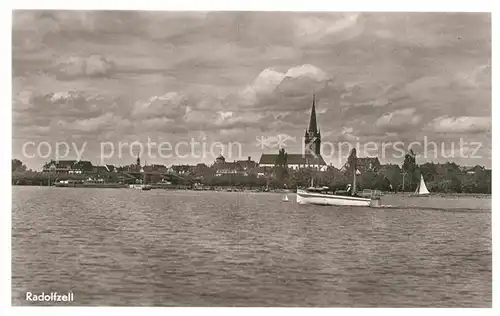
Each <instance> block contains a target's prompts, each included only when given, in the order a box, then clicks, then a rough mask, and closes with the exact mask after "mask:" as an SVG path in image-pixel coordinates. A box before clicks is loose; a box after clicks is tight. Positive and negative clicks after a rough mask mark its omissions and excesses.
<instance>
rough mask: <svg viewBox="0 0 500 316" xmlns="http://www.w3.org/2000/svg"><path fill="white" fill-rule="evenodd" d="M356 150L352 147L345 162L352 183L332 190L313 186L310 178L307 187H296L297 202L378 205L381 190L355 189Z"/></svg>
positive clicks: (333, 204)
mask: <svg viewBox="0 0 500 316" xmlns="http://www.w3.org/2000/svg"><path fill="white" fill-rule="evenodd" d="M356 159H357V158H356V150H355V149H353V150H352V151H351V154H350V155H349V159H348V162H347V164H349V167H350V169H351V171H352V173H353V182H352V185H350V184H349V185H348V186H347V190H345V191H333V190H332V189H330V188H329V187H326V186H323V187H315V186H314V181H313V179H311V186H310V187H309V188H307V189H297V203H298V204H316V205H331V206H365V207H378V206H380V198H381V196H382V192H380V191H379V190H363V191H362V193H361V194H358V192H357V191H356V170H357V168H356Z"/></svg>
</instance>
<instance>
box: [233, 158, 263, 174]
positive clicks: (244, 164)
mask: <svg viewBox="0 0 500 316" xmlns="http://www.w3.org/2000/svg"><path fill="white" fill-rule="evenodd" d="M236 163H237V164H239V165H240V166H241V168H243V170H245V171H247V170H251V169H253V168H255V167H257V166H258V164H257V162H255V161H253V160H252V158H251V157H250V156H248V159H247V160H238V161H236Z"/></svg>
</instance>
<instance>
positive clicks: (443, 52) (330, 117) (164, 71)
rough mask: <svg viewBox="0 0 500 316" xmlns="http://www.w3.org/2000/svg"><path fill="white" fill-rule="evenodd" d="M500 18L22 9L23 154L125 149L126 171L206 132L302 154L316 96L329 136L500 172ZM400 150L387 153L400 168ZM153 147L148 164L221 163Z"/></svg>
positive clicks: (17, 38) (253, 151)
mask: <svg viewBox="0 0 500 316" xmlns="http://www.w3.org/2000/svg"><path fill="white" fill-rule="evenodd" d="M490 24H491V22H490V15H489V14H485V13H460V14H451V13H407V14H405V13H371V14H365V13H361V14H355V13H349V14H342V13H245V12H210V13H201V12H190V13H187V12H186V13H182V12H175V13H174V12H170V13H167V12H146V11H144V12H133V11H128V12H117V11H115V12H113V11H108V12H98V11H93V12H91V11H72V12H69V11H43V12H42V11H38V12H35V11H17V12H15V13H14V14H13V40H12V41H13V47H12V50H13V51H12V54H13V61H12V65H13V68H12V69H13V79H12V80H13V106H12V111H13V112H12V115H13V156H14V157H15V158H19V159H21V160H23V161H24V162H25V163H26V164H27V165H28V166H29V167H31V168H40V167H41V165H42V163H43V162H45V161H47V160H49V159H50V158H42V157H39V155H38V154H37V153H36V150H35V148H34V147H33V146H32V145H28V147H26V149H27V150H26V152H27V153H28V154H29V155H33V154H34V155H35V157H32V158H29V157H24V155H23V150H22V148H23V145H24V144H27V143H28V142H33V143H34V144H36V145H38V144H39V143H40V142H43V141H47V142H49V143H50V144H51V145H52V147H53V151H54V146H55V144H56V142H67V143H68V144H69V145H70V146H72V144H74V145H75V146H77V148H79V149H80V148H81V147H82V146H83V145H84V144H86V145H85V148H84V152H83V157H82V159H86V160H91V161H92V162H93V163H98V162H99V160H100V159H99V157H100V155H101V154H100V152H101V150H100V147H101V145H100V143H101V142H111V143H113V144H114V149H115V155H114V156H113V157H111V158H109V159H108V160H106V162H108V163H114V164H121V165H124V164H129V163H132V162H133V161H134V158H133V157H131V155H130V150H129V148H128V147H127V146H124V147H122V149H121V157H120V155H119V152H120V150H119V149H118V146H119V143H120V142H121V143H128V144H130V143H132V142H133V141H140V142H142V143H143V144H144V145H146V144H147V141H148V138H149V139H150V140H151V142H156V143H160V142H169V143H170V144H171V145H172V146H175V144H177V143H179V142H182V141H190V139H191V138H194V139H195V140H198V141H204V142H205V143H206V144H207V148H210V145H211V144H213V143H214V142H221V143H223V144H228V143H230V142H233V143H235V142H239V143H241V144H242V149H243V150H242V153H241V155H242V156H243V157H246V156H252V158H253V159H255V160H258V159H259V157H260V154H261V153H263V152H264V153H271V152H273V153H274V152H276V151H277V149H276V148H266V147H264V148H261V147H259V146H258V145H259V142H258V139H260V137H271V139H272V138H273V137H274V138H276V137H277V136H278V135H288V136H289V138H287V139H288V140H287V141H286V145H288V149H287V151H289V152H300V150H301V137H302V136H303V134H304V130H305V128H306V127H307V124H308V117H309V112H310V108H311V103H312V94H313V93H315V94H316V100H317V112H318V124H319V127H320V129H321V133H322V138H323V141H324V142H328V143H331V144H333V145H334V146H337V144H338V142H343V141H346V142H351V143H353V144H354V143H355V142H358V143H359V144H361V145H363V144H366V143H368V142H375V143H377V144H379V145H380V146H381V144H382V142H386V143H387V142H397V141H402V142H404V143H405V144H409V143H411V142H413V141H419V142H421V143H422V145H423V144H424V143H423V142H424V139H427V141H428V142H431V141H433V142H436V143H437V144H438V148H437V150H434V149H433V148H434V147H432V146H430V147H427V148H428V150H427V157H425V156H424V154H425V150H424V149H423V148H422V146H420V147H419V146H418V145H417V147H414V148H415V149H414V150H415V151H416V152H417V154H419V155H420V157H419V162H425V161H435V162H436V161H447V160H453V161H456V162H457V163H460V164H464V165H474V164H482V165H486V166H488V167H491V30H490V28H491V25H490ZM293 137H295V138H296V141H294V140H293V139H290V138H293ZM282 139H284V138H282ZM461 139H462V142H465V143H466V144H464V145H462V150H461V151H462V155H463V154H465V156H467V157H468V158H461V157H460V154H459V149H460V140H461ZM476 142H478V143H481V146H480V147H479V146H478V145H476ZM33 143H30V144H33ZM270 143H272V144H275V142H274V143H273V142H270ZM270 143H269V142H268V143H267V144H270ZM472 143H474V144H472ZM272 144H271V145H269V146H270V147H272V146H273V145H272ZM452 144H453V145H452ZM106 146H108V147H106V150H105V151H106V154H108V153H109V146H110V145H106ZM452 146H454V147H452ZM477 147H479V148H478V149H479V150H478V151H477V152H475V151H476V150H475V149H476V148H477ZM179 148H182V149H179V150H180V153H181V154H182V155H184V154H187V153H188V149H187V147H179ZM334 148H336V147H334ZM387 148H389V149H387ZM61 149H63V147H61ZM46 150H47V149H46V148H44V150H43V151H42V152H41V153H42V154H45V153H46ZM325 150H326V151H328V154H327V155H326V156H327V158H325V160H326V161H327V163H333V164H334V165H336V166H341V164H342V163H343V161H342V158H340V157H339V156H338V155H335V154H334V155H332V154H331V147H329V148H326V149H325ZM380 150H381V149H380V148H379V151H380ZM391 150H392V149H390V145H388V147H386V152H385V157H383V158H382V159H381V160H383V162H393V163H401V161H400V159H399V160H398V158H395V157H393V156H392V155H391ZM136 151H137V150H135V151H134V152H136ZM217 151H218V149H217ZM234 151H235V150H233V153H232V157H231V158H230V160H233V159H237V158H238V157H235V152H234ZM337 151H338V150H337ZM197 152H198V151H197ZM152 153H153V154H152V155H149V157H148V155H147V153H144V154H143V156H142V158H143V161H144V160H147V162H148V163H162V164H166V165H170V164H172V163H179V162H180V161H184V162H187V163H194V162H198V161H204V162H207V163H210V162H212V161H213V157H212V156H210V154H208V155H206V157H205V158H203V157H201V158H195V157H188V158H182V159H181V158H179V157H175V156H174V157H172V158H168V159H163V158H160V157H156V158H154V156H155V155H156V156H157V155H158V150H157V147H155V146H152ZM155 153H156V154H155ZM164 153H165V152H164ZM217 153H218V152H217ZM225 154H226V155H227V154H228V153H227V151H226V153H225ZM345 154H347V153H345ZM374 154H377V153H376V152H375V153H374ZM52 155H54V152H52ZM360 155H361V156H362V155H363V152H361V154H360ZM378 155H379V156H380V152H379V153H378ZM74 157H76V154H75V150H74V149H72V150H71V151H70V153H69V156H68V157H67V159H70V158H74ZM448 157H452V158H448ZM476 157H477V158H476Z"/></svg>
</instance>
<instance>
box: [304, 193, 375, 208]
mask: <svg viewBox="0 0 500 316" xmlns="http://www.w3.org/2000/svg"><path fill="white" fill-rule="evenodd" d="M297 203H299V204H316V205H334V206H365V207H369V206H371V205H372V199H369V198H360V197H354V196H343V195H333V194H321V193H314V192H307V191H304V190H297Z"/></svg>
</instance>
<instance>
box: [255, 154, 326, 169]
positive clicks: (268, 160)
mask: <svg viewBox="0 0 500 316" xmlns="http://www.w3.org/2000/svg"><path fill="white" fill-rule="evenodd" d="M277 158H278V155H277V154H262V156H261V157H260V161H259V167H274V166H275V165H276V162H277ZM286 163H287V167H288V168H290V169H293V170H297V169H301V168H314V169H318V170H319V171H326V170H327V169H328V165H327V164H326V162H325V160H324V159H323V157H321V156H314V155H312V154H308V155H307V154H287V160H286Z"/></svg>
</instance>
